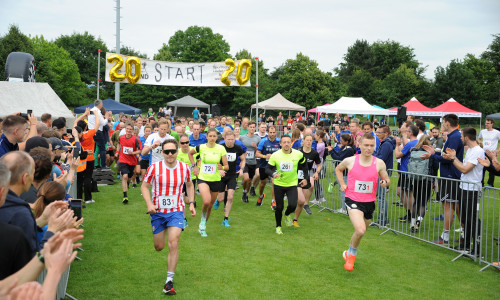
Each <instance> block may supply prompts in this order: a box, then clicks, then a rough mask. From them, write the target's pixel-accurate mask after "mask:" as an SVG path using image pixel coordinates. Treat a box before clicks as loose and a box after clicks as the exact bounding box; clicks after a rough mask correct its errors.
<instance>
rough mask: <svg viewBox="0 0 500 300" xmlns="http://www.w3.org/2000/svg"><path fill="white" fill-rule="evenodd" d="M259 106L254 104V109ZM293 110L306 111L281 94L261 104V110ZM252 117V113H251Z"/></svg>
mask: <svg viewBox="0 0 500 300" xmlns="http://www.w3.org/2000/svg"><path fill="white" fill-rule="evenodd" d="M256 108H257V104H252V109H256ZM261 109H262V110H264V111H266V110H288V111H290V110H293V111H304V112H305V111H306V108H305V107H304V106H302V105H298V104H295V103H293V102H291V101H290V100H288V99H286V98H285V97H283V95H281V94H280V93H277V94H276V95H274V96H273V97H271V98H269V99H267V100H265V101H262V102H259V110H261ZM250 117H251V113H250Z"/></svg>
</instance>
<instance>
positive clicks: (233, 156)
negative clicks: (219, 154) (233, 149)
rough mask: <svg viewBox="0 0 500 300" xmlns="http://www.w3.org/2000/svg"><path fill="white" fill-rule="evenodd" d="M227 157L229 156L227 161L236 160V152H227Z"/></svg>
mask: <svg viewBox="0 0 500 300" xmlns="http://www.w3.org/2000/svg"><path fill="white" fill-rule="evenodd" d="M226 157H227V161H230V162H233V161H236V153H227V154H226Z"/></svg>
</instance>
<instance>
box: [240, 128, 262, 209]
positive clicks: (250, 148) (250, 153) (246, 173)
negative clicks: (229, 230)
mask: <svg viewBox="0 0 500 300" xmlns="http://www.w3.org/2000/svg"><path fill="white" fill-rule="evenodd" d="M255 127H256V123H255V122H250V123H249V124H248V133H247V134H246V135H242V136H240V141H241V142H242V143H243V145H245V147H247V156H246V164H245V168H244V169H243V195H242V196H241V201H243V202H245V203H248V192H249V190H250V185H251V184H252V178H253V177H254V176H255V169H256V168H257V160H256V159H255V151H256V150H257V145H258V144H259V142H260V137H258V136H256V135H255Z"/></svg>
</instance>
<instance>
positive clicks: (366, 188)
mask: <svg viewBox="0 0 500 300" xmlns="http://www.w3.org/2000/svg"><path fill="white" fill-rule="evenodd" d="M355 183H356V186H355V187H354V192H356V193H365V194H370V193H372V192H373V182H372V181H359V180H356V182H355Z"/></svg>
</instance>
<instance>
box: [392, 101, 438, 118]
mask: <svg viewBox="0 0 500 300" xmlns="http://www.w3.org/2000/svg"><path fill="white" fill-rule="evenodd" d="M402 106H406V113H407V114H410V115H414V116H424V117H425V116H440V115H441V114H440V113H439V112H436V111H435V110H433V109H432V108H429V107H427V106H425V105H423V104H422V103H420V101H418V100H417V98H415V97H413V98H411V99H410V100H409V101H408V102H406V103H405V104H403V105H402ZM389 110H390V113H389V114H390V115H397V113H398V108H397V107H394V108H391V109H389Z"/></svg>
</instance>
